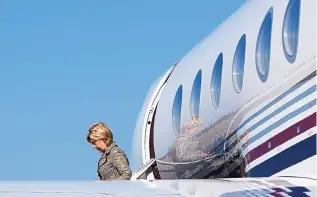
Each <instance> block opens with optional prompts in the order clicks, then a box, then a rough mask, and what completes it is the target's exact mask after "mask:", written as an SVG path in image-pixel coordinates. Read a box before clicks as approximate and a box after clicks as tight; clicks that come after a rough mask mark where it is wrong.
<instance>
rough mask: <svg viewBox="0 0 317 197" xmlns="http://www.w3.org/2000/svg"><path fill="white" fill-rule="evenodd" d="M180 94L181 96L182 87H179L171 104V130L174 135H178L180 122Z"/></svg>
mask: <svg viewBox="0 0 317 197" xmlns="http://www.w3.org/2000/svg"><path fill="white" fill-rule="evenodd" d="M182 94H183V87H182V85H181V86H179V88H178V90H177V92H176V95H175V98H174V103H173V110H172V118H173V121H172V123H173V129H174V133H175V135H178V133H179V129H180V122H181V110H182Z"/></svg>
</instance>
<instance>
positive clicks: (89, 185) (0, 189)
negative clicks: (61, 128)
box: [0, 177, 317, 197]
mask: <svg viewBox="0 0 317 197" xmlns="http://www.w3.org/2000/svg"><path fill="white" fill-rule="evenodd" d="M316 187H317V179H312V178H299V177H288V178H276V177H274V178H263V179H259V178H240V179H216V180H214V179H212V180H211V179H209V180H155V181H148V180H133V181H132V180H131V181H113V182H105V181H86V182H84V181H78V182H76V181H70V182H0V196H1V197H22V196H23V197H57V196H59V197H75V196H76V197H92V196H94V197H105V196H106V197H145V196H150V197H163V196H166V197H182V196H184V197H185V196H187V197H188V196H195V197H211V196H221V197H231V196H248V197H251V196H257V197H259V196H316Z"/></svg>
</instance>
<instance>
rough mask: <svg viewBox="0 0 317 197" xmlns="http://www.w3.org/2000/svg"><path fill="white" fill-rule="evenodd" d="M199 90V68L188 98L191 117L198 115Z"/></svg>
mask: <svg viewBox="0 0 317 197" xmlns="http://www.w3.org/2000/svg"><path fill="white" fill-rule="evenodd" d="M200 91H201V70H199V71H198V73H197V75H196V77H195V81H194V83H193V87H192V94H191V98H190V111H191V114H192V117H198V116H199V106H200Z"/></svg>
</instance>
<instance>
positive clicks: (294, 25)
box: [282, 0, 300, 63]
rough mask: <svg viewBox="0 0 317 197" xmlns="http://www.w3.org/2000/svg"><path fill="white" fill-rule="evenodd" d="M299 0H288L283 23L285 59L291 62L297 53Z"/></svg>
mask: <svg viewBox="0 0 317 197" xmlns="http://www.w3.org/2000/svg"><path fill="white" fill-rule="evenodd" d="M299 12H300V0H290V2H289V3H288V6H287V9H286V12H285V16H284V23H283V33H282V35H283V49H284V54H285V57H286V59H287V60H288V61H289V62H290V63H293V62H294V61H295V58H296V54H297V45H298V32H299V15H300V14H299Z"/></svg>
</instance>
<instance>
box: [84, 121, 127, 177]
mask: <svg viewBox="0 0 317 197" xmlns="http://www.w3.org/2000/svg"><path fill="white" fill-rule="evenodd" d="M87 141H88V143H90V144H91V145H92V146H93V147H94V148H95V149H96V150H98V151H99V152H101V153H102V154H101V156H100V159H99V162H98V168H97V173H98V176H99V178H100V180H129V179H130V178H131V176H132V172H131V169H130V167H129V160H128V158H127V156H126V154H125V153H124V151H123V150H122V149H121V148H119V147H118V145H117V144H116V143H115V142H114V141H113V135H112V132H111V130H110V129H109V127H108V126H107V125H106V124H104V123H102V122H97V123H94V124H93V125H91V126H90V128H89V132H88V134H87Z"/></svg>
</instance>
